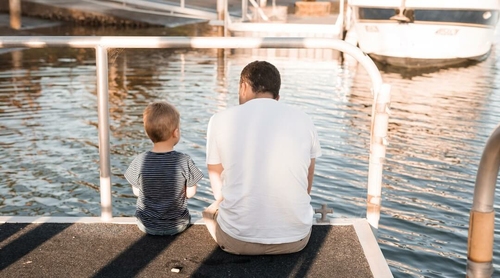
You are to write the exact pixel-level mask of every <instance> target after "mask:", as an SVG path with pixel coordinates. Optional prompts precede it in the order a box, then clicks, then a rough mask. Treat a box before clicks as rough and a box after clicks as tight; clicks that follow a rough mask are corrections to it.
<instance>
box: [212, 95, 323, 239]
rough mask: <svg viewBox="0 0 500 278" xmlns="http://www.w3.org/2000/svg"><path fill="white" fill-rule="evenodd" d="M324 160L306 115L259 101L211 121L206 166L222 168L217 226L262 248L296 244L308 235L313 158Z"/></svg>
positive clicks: (286, 107)
mask: <svg viewBox="0 0 500 278" xmlns="http://www.w3.org/2000/svg"><path fill="white" fill-rule="evenodd" d="M319 156H321V148H320V144H319V140H318V135H317V132H316V128H315V127H314V124H313V122H312V121H311V119H310V118H309V116H308V115H307V114H305V113H304V112H302V111H299V110H297V109H294V108H292V107H290V106H287V105H285V104H283V103H280V102H278V101H276V100H274V99H268V98H257V99H253V100H250V101H248V102H246V103H245V104H243V105H239V106H235V107H231V108H229V109H227V110H225V111H223V112H220V113H218V114H215V115H213V116H212V118H211V119H210V122H209V124H208V131H207V164H219V163H220V164H222V167H223V168H224V171H223V172H222V197H223V198H224V200H223V201H222V202H221V203H220V206H219V214H218V217H217V222H218V224H219V225H220V227H221V229H222V230H223V231H224V232H226V233H227V234H228V235H230V236H231V237H233V238H235V239H239V240H242V241H246V242H255V243H263V244H279V243H288V242H294V241H298V240H300V239H302V238H304V237H306V235H307V234H308V233H309V231H310V229H311V226H312V220H313V209H312V207H311V204H310V202H311V197H310V196H309V194H308V193H307V185H308V182H307V174H308V168H309V165H310V163H311V158H316V157H319Z"/></svg>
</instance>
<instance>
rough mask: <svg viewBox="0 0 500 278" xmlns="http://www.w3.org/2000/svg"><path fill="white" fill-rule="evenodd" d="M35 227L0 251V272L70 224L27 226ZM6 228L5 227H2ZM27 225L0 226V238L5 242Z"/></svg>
mask: <svg viewBox="0 0 500 278" xmlns="http://www.w3.org/2000/svg"><path fill="white" fill-rule="evenodd" d="M29 225H36V226H37V227H36V228H34V229H32V230H30V231H29V232H27V233H26V234H23V235H21V236H20V237H19V238H17V239H15V240H14V241H12V242H11V243H9V244H7V246H5V247H4V248H2V249H0V270H3V269H5V268H7V267H9V266H10V265H11V264H13V263H15V262H16V261H18V260H19V259H21V258H22V257H24V256H25V255H27V254H28V253H30V252H31V251H33V250H35V249H36V248H37V247H38V246H40V245H42V244H43V243H44V242H46V241H48V240H50V239H51V238H52V237H54V236H56V235H57V234H59V233H61V232H62V231H64V230H65V229H67V228H68V227H70V226H71V225H72V224H53V223H52V224H50V223H44V224H29ZM4 226H6V227H4ZM27 226H28V224H24V223H16V224H8V225H2V226H0V231H1V236H0V238H1V239H2V241H3V240H5V239H6V238H7V237H8V235H14V234H15V233H16V232H19V231H20V230H22V229H24V228H26V227H27Z"/></svg>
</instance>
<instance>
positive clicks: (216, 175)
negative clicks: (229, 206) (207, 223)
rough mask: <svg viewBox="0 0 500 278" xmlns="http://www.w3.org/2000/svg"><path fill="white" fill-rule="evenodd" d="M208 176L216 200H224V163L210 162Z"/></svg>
mask: <svg viewBox="0 0 500 278" xmlns="http://www.w3.org/2000/svg"><path fill="white" fill-rule="evenodd" d="M207 168H208V178H209V179H210V185H211V186H212V192H213V193H214V198H215V200H216V201H219V200H222V177H221V175H222V171H223V170H224V168H223V167H222V164H220V163H219V164H208V165H207Z"/></svg>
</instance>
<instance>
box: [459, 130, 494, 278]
mask: <svg viewBox="0 0 500 278" xmlns="http://www.w3.org/2000/svg"><path fill="white" fill-rule="evenodd" d="M499 167H500V125H499V126H497V127H496V129H495V130H494V131H493V133H492V134H491V135H490V137H489V138H488V140H487V141H486V145H485V147H484V150H483V154H482V156H481V160H480V162H479V167H478V169H477V175H476V184H475V186H474V197H473V200H472V208H471V211H470V218H469V235H468V248H467V277H469V278H473V277H474V278H483V277H491V275H493V265H492V260H493V242H494V234H495V209H494V207H493V203H494V198H495V187H496V183H497V178H498V170H499Z"/></svg>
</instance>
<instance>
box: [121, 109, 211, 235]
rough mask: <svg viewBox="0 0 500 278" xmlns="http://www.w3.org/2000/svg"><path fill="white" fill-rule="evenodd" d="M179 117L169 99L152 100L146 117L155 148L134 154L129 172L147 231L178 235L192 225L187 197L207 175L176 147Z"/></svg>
mask: <svg viewBox="0 0 500 278" xmlns="http://www.w3.org/2000/svg"><path fill="white" fill-rule="evenodd" d="M179 118H180V116H179V112H178V111H177V109H175V107H174V106H172V105H170V104H168V103H167V102H154V103H151V104H149V105H148V107H146V109H145V110H144V114H143V121H144V129H145V130H146V133H147V135H148V137H149V139H151V141H153V149H152V150H151V151H147V152H144V153H141V154H139V155H138V156H137V157H136V158H134V160H133V161H132V163H131V164H130V166H129V167H128V169H127V171H126V172H125V178H127V180H128V182H129V183H130V184H131V185H132V190H133V192H134V194H135V195H136V196H138V198H137V208H136V212H135V216H136V217H137V226H138V227H139V229H140V230H141V231H143V232H145V233H147V234H151V235H175V234H178V233H180V232H182V231H184V230H185V229H186V228H187V227H188V225H189V222H190V219H191V216H190V215H189V211H188V209H187V198H191V197H193V196H194V194H195V193H196V186H197V183H198V181H200V180H201V178H202V177H203V174H202V173H201V171H200V170H199V169H198V168H197V167H196V166H195V164H194V162H193V160H191V158H190V157H189V156H188V155H186V154H183V153H180V152H177V151H174V146H175V145H176V144H177V143H178V142H179V139H180V130H179Z"/></svg>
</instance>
